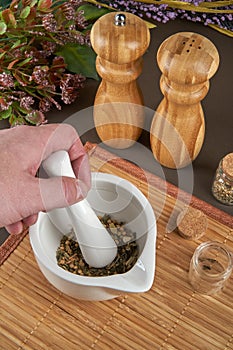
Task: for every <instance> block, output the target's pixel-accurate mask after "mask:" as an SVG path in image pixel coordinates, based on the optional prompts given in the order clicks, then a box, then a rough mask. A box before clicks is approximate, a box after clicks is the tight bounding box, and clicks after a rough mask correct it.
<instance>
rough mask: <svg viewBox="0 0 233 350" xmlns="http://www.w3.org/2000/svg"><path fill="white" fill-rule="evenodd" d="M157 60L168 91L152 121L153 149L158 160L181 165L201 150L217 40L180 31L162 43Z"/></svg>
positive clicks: (216, 52)
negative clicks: (203, 104) (203, 102)
mask: <svg viewBox="0 0 233 350" xmlns="http://www.w3.org/2000/svg"><path fill="white" fill-rule="evenodd" d="M157 62H158V65H159V68H160V70H161V71H162V76H161V80H160V88H161V91H162V93H163V95H164V98H163V100H162V101H161V103H160V104H159V106H158V108H157V110H156V112H155V115H154V118H153V120H152V125H151V149H152V152H153V154H154V156H155V158H156V159H157V160H158V162H159V163H160V164H162V165H164V166H166V167H169V168H181V167H184V166H186V165H188V164H189V163H191V162H192V161H193V160H194V159H195V158H196V157H197V155H198V154H199V152H200V150H201V147H202V145H203V142H204V136H205V119H204V113H203V109H202V106H201V103H200V101H201V100H202V99H203V98H204V97H205V96H206V94H207V92H208V90H209V79H210V78H211V77H212V76H213V75H214V74H215V72H216V70H217V68H218V65H219V55H218V51H217V49H216V47H215V46H214V45H213V43H212V42H211V41H210V40H209V39H207V38H205V37H204V36H202V35H199V34H196V33H191V32H180V33H176V34H174V35H172V36H170V37H169V38H167V39H166V40H165V41H164V42H163V43H162V44H161V45H160V47H159V49H158V52H157Z"/></svg>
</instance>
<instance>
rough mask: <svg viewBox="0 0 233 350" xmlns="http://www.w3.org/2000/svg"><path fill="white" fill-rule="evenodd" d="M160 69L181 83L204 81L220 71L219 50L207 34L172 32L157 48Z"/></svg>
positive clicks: (171, 78)
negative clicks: (218, 69) (205, 35)
mask: <svg viewBox="0 0 233 350" xmlns="http://www.w3.org/2000/svg"><path fill="white" fill-rule="evenodd" d="M157 61H158V65H159V68H160V70H161V71H162V72H163V74H164V75H165V76H166V77H167V78H168V79H169V80H171V81H173V82H176V83H178V84H200V83H203V82H205V81H207V80H209V79H210V78H211V77H212V76H213V75H214V74H215V72H216V71H217V68H218V65H219V54H218V51H217V49H216V47H215V46H214V44H213V43H212V42H211V41H210V40H209V39H207V38H206V37H204V36H202V35H200V34H197V33H192V32H179V33H176V34H174V35H171V36H170V37H169V38H167V39H166V40H165V41H163V43H162V44H161V45H160V47H159V49H158V52H157Z"/></svg>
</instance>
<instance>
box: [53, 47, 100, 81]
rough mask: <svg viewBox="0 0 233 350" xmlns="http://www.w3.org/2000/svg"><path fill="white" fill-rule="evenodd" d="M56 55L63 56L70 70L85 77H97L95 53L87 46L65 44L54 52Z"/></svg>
mask: <svg viewBox="0 0 233 350" xmlns="http://www.w3.org/2000/svg"><path fill="white" fill-rule="evenodd" d="M56 55H60V56H62V57H63V58H64V60H65V63H66V64H67V69H68V70H69V71H70V72H72V73H79V74H82V75H84V76H85V77H87V78H92V79H96V80H98V79H99V77H98V74H97V72H96V69H95V59H96V54H95V52H94V51H93V50H92V48H90V47H89V46H84V45H79V44H66V45H64V46H63V47H62V48H61V49H60V50H59V51H58V52H56Z"/></svg>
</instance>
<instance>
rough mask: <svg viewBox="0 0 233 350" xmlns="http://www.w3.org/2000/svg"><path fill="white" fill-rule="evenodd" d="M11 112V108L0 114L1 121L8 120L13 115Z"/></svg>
mask: <svg viewBox="0 0 233 350" xmlns="http://www.w3.org/2000/svg"><path fill="white" fill-rule="evenodd" d="M11 112H12V107H9V108H8V109H7V110H5V111H2V112H1V113H0V119H7V118H9V117H10V115H11Z"/></svg>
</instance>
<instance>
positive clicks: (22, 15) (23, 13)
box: [20, 6, 31, 19]
mask: <svg viewBox="0 0 233 350" xmlns="http://www.w3.org/2000/svg"><path fill="white" fill-rule="evenodd" d="M30 11H31V8H30V6H26V7H25V8H24V9H23V10H22V11H21V13H20V18H23V19H25V18H27V17H28V15H29V14H30Z"/></svg>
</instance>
